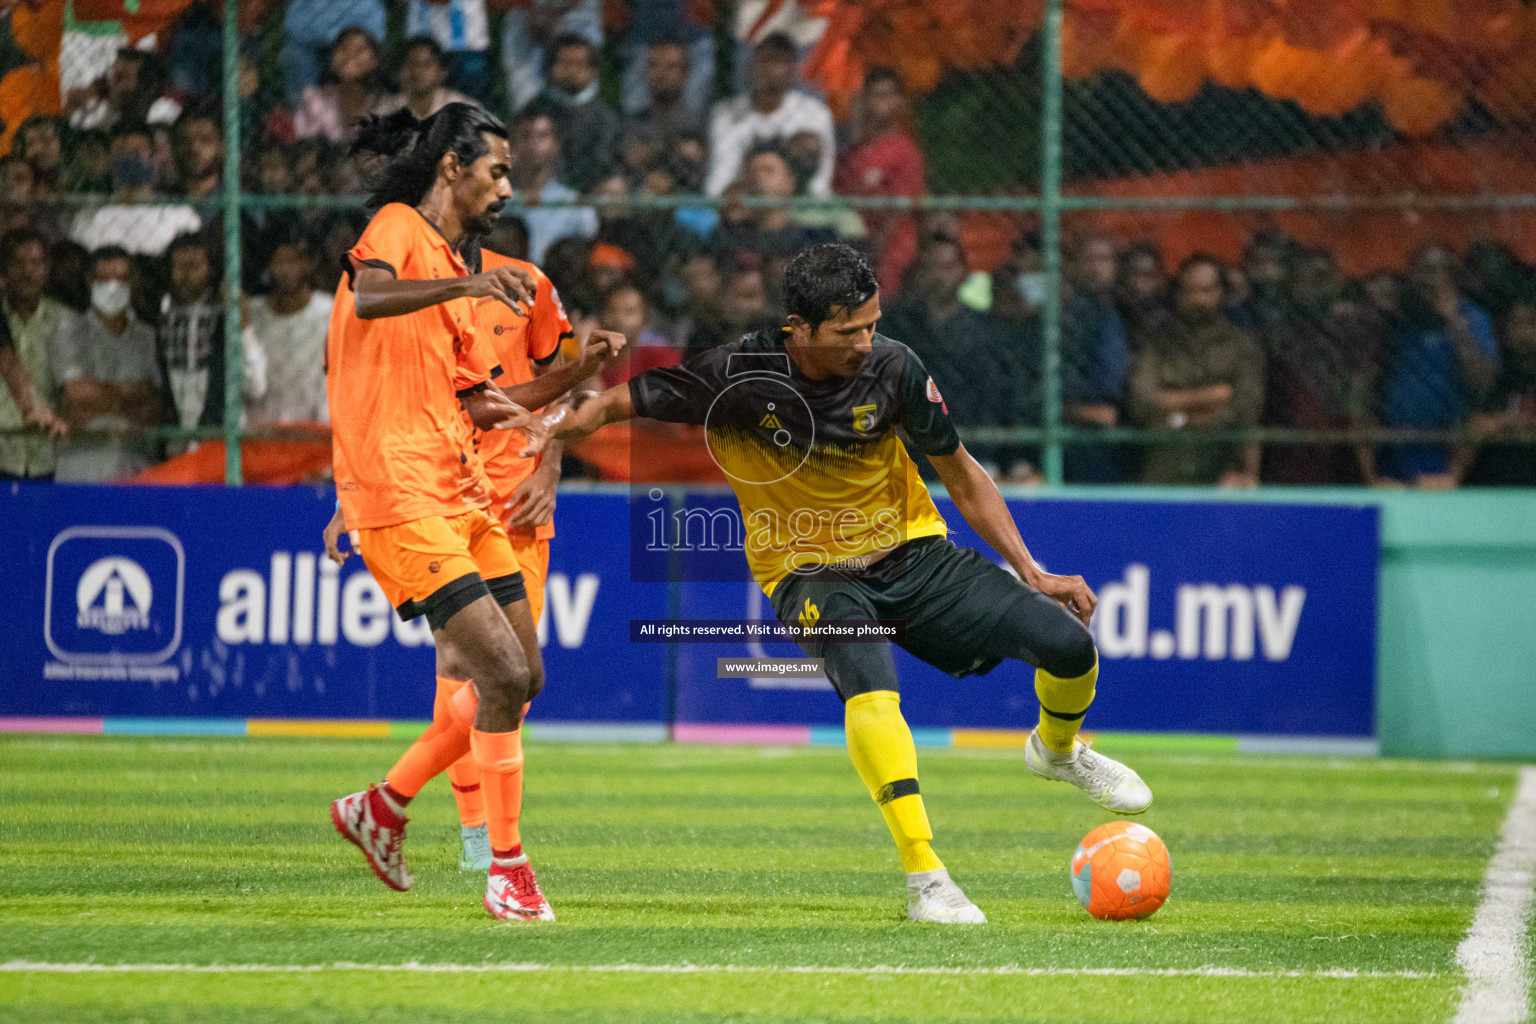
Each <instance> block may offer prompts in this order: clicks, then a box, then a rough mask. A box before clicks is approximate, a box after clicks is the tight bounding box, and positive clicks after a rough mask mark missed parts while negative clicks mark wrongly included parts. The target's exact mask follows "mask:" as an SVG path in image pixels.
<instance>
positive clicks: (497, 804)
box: [469, 729, 523, 858]
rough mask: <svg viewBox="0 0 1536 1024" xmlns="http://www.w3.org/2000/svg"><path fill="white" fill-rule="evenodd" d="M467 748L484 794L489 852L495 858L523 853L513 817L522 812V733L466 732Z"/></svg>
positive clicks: (518, 731)
mask: <svg viewBox="0 0 1536 1024" xmlns="http://www.w3.org/2000/svg"><path fill="white" fill-rule="evenodd" d="M469 744H470V749H472V750H473V751H474V753H475V760H476V761H477V762H479V764H480V781H481V787H480V788H481V792H483V793H484V794H485V824H486V828H487V830H488V831H489V833H490V840H491V851H492V853H494V854H495V855H496V856H497V857H498V858H509V857H516V856H517V855H518V854H520V853H522V852H523V839H522V835H521V833H519V831H518V828H517V819H518V818H519V817H521V815H522V812H523V732H522V730H521V729H514V730H512V731H511V732H481V731H480V730H479V729H474V730H472V731H471V732H470V734H469Z"/></svg>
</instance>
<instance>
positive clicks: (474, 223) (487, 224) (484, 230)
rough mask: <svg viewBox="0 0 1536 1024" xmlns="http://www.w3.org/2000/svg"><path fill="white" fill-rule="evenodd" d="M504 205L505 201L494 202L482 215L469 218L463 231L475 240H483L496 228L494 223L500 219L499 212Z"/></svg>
mask: <svg viewBox="0 0 1536 1024" xmlns="http://www.w3.org/2000/svg"><path fill="white" fill-rule="evenodd" d="M506 205H507V203H506V200H504V199H498V200H496V201H495V202H494V203H492V204H491V205H490V206H487V207H486V208H485V212H484V213H482V214H480V215H479V216H478V217H471V218H470V219H469V223H468V224H465V225H464V230H465V231H466V232H467V233H468V234H471V235H474V236H475V237H477V238H484V237H485V236H486V235H488V234H490V233H491V230H492V229H493V228H495V227H496V222H497V221H498V220H500V219H501V211H502V210H503V209H504V208H505V207H506Z"/></svg>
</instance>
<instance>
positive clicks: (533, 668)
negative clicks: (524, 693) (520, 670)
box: [527, 660, 544, 700]
mask: <svg viewBox="0 0 1536 1024" xmlns="http://www.w3.org/2000/svg"><path fill="white" fill-rule="evenodd" d="M543 689H544V662H543V661H542V660H540V661H536V662H534V663H533V664H532V665H530V666H528V698H527V699H528V700H533V698H535V697H537V696H538V695H539V693H540V691H542V690H543Z"/></svg>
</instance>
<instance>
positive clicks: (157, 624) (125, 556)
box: [43, 526, 186, 678]
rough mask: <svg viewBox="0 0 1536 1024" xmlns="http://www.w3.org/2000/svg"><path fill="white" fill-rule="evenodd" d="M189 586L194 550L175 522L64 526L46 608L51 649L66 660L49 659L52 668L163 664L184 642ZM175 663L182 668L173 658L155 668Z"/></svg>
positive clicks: (55, 547)
mask: <svg viewBox="0 0 1536 1024" xmlns="http://www.w3.org/2000/svg"><path fill="white" fill-rule="evenodd" d="M185 587H186V555H185V553H184V552H183V551H182V547H181V541H180V540H178V539H177V538H176V535H175V534H173V533H171V532H170V531H168V530H163V529H160V528H159V527H152V526H142V527H135V526H73V527H70V528H69V529H67V530H65V531H63V532H62V533H60V534H59V535H58V536H57V537H55V538H54V539H53V543H52V544H51V545H49V547H48V579H47V588H46V594H45V598H44V602H45V603H44V612H43V636H44V639H45V640H46V641H47V644H48V650H49V651H50V652H52V654H53V656H54V657H55V658H57V659H58V660H59V662H61V663H62V664H57V665H50V666H48V668H49V671H48V673H47V674H48V675H49V676H51V677H62V676H69V677H73V678H85V677H88V676H89V677H93V678H94V677H101V678H106V677H108V676H111V677H119V676H121V677H123V678H130V677H132V678H137V677H138V676H139V675H141V674H144V669H145V668H146V667H148V666H158V665H160V663H161V662H164V661H165V660H166V659H167V658H169V657H170V656H171V655H172V654H174V653H176V650H177V648H178V647H180V646H181V617H182V601H183V597H184V592H185ZM91 666H95V667H96V668H95V669H94V670H93V669H91V668H90V667H91ZM102 669H116V670H117V671H108V672H103V671H101V670H102ZM135 669H137V671H135ZM167 671H169V672H170V673H171V674H172V675H174V673H175V669H174V668H172V667H169V666H167V667H165V668H162V669H158V670H153V671H152V672H151V673H150V674H158V673H163V672H167Z"/></svg>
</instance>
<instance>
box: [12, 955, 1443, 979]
mask: <svg viewBox="0 0 1536 1024" xmlns="http://www.w3.org/2000/svg"><path fill="white" fill-rule="evenodd" d="M329 971H371V972H375V973H380V974H384V973H391V972H397V971H398V972H404V973H408V974H527V973H534V972H539V971H550V972H564V973H571V974H851V975H908V974H910V975H929V974H937V975H965V976H993V977H1015V976H1017V977H1026V978H1042V977H1044V978H1052V977H1110V978H1319V979H1342V980H1350V979H1356V978H1392V979H1418V978H1434V977H1438V976H1439V975H1438V974H1437V973H1436V972H1435V971H1357V970H1349V969H1346V968H1334V969H1331V970H1325V971H1253V970H1247V969H1246V968H1242V967H1216V966H1212V965H1207V966H1205V967H1021V966H1017V965H1005V966H1002V967H902V966H899V965H880V966H872V967H852V966H850V967H824V966H818V965H810V964H807V965H803V966H783V967H778V966H771V965H753V964H531V963H506V964H423V963H417V962H415V961H411V962H408V963H403V964H355V963H345V962H342V963H333V964H99V963H46V962H37V961H31V960H11V961H7V962H4V963H0V974H321V973H325V972H329Z"/></svg>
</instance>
